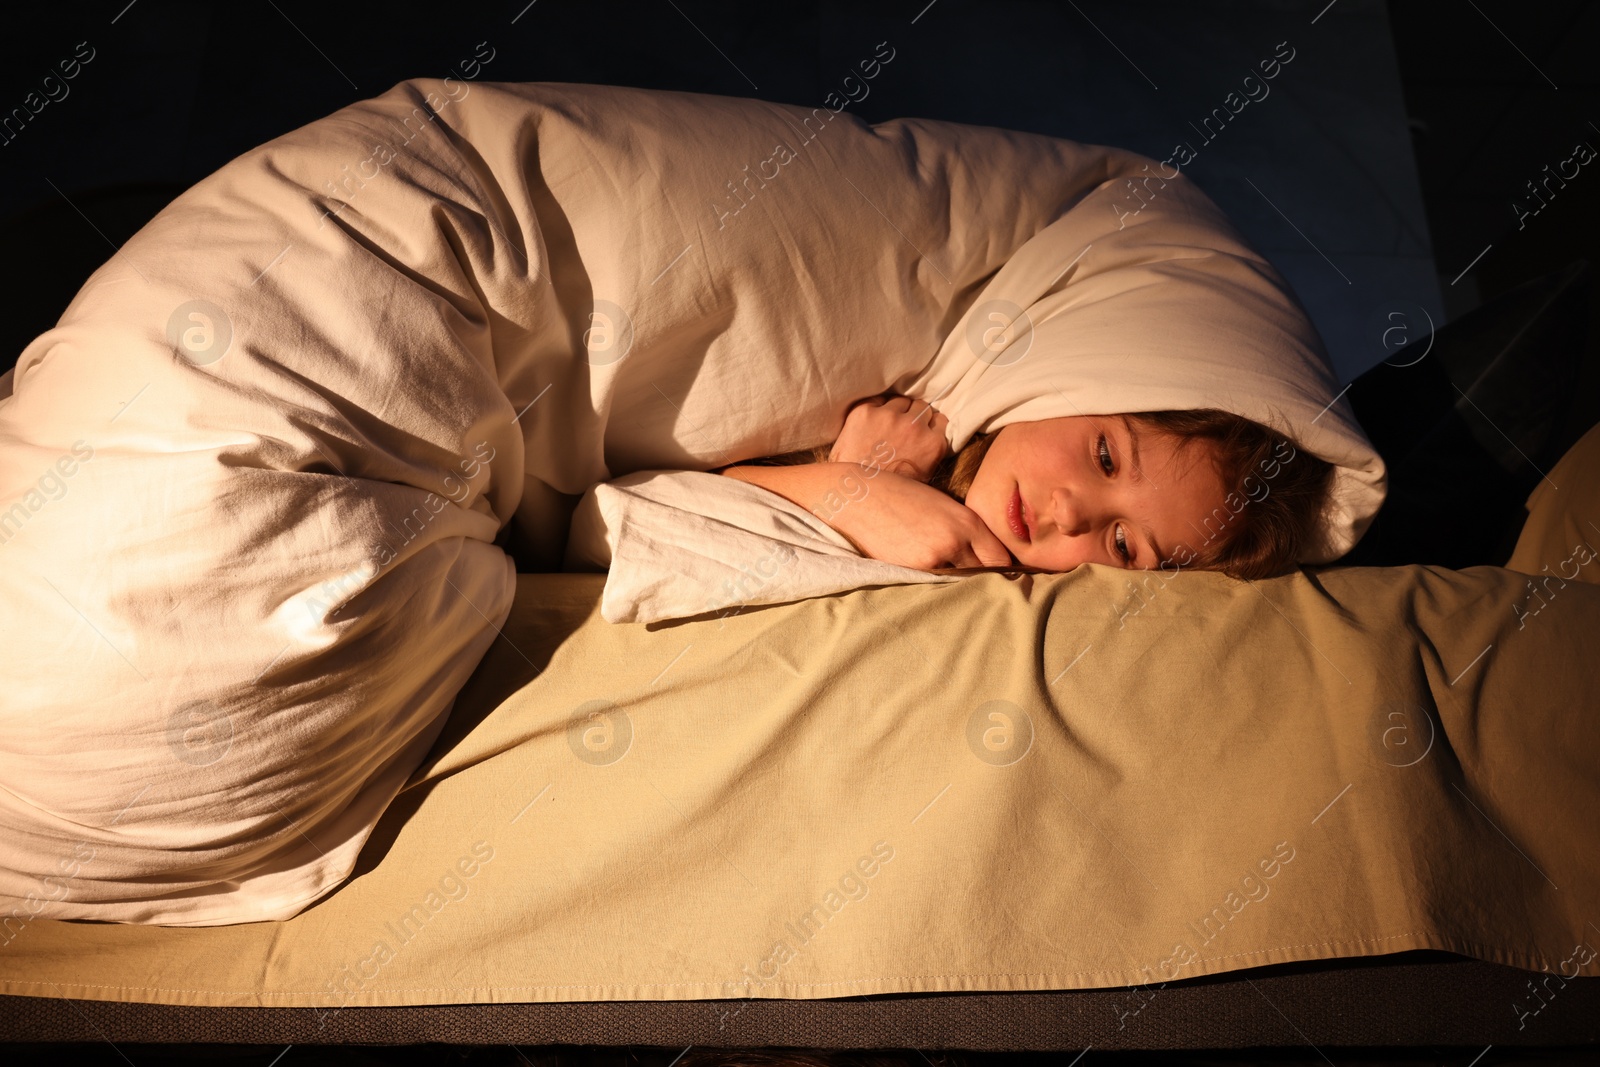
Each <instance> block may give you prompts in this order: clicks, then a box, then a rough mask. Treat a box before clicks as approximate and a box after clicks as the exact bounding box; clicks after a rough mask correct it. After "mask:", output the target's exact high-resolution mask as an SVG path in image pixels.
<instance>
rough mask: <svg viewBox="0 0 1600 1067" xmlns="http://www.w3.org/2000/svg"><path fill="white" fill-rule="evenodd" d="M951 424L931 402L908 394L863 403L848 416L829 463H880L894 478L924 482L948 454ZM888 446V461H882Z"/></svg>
mask: <svg viewBox="0 0 1600 1067" xmlns="http://www.w3.org/2000/svg"><path fill="white" fill-rule="evenodd" d="M949 425H950V420H949V419H948V418H946V417H945V416H944V415H942V414H940V413H939V412H937V411H935V410H934V409H933V406H932V405H931V404H926V403H924V402H922V401H920V400H918V401H913V400H912V399H911V398H910V397H908V396H893V397H889V398H888V399H885V398H883V397H881V396H874V397H868V398H867V399H866V400H860V401H857V402H856V403H855V405H854V406H852V407H851V408H850V411H849V412H848V413H847V414H846V415H845V419H844V429H842V430H840V431H839V438H838V440H836V441H834V443H833V451H832V452H830V453H829V455H828V462H830V463H860V464H863V465H876V466H880V467H882V469H884V470H887V471H890V472H892V473H894V474H899V475H902V476H904V477H906V478H911V479H914V480H916V481H919V482H926V481H927V480H928V479H929V478H930V477H931V476H932V475H933V469H934V468H935V467H937V466H938V465H939V461H940V460H942V459H944V458H945V457H946V456H948V455H949V454H950V442H949V441H948V440H946V439H945V433H944V431H945V427H947V426H949ZM884 442H887V443H888V449H887V451H888V458H884V452H885V449H883V448H881V447H880V445H882V444H883V443H884Z"/></svg>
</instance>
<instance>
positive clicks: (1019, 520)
mask: <svg viewBox="0 0 1600 1067" xmlns="http://www.w3.org/2000/svg"><path fill="white" fill-rule="evenodd" d="M1006 522H1007V523H1008V524H1009V525H1010V526H1011V532H1012V533H1014V534H1016V535H1017V536H1018V537H1020V538H1022V540H1023V541H1028V542H1031V541H1032V540H1033V537H1032V535H1031V534H1029V532H1028V520H1027V518H1026V517H1025V513H1024V511H1023V507H1022V487H1021V486H1020V485H1019V486H1017V487H1016V488H1015V489H1013V490H1012V491H1011V501H1010V503H1008V504H1007V505H1006Z"/></svg>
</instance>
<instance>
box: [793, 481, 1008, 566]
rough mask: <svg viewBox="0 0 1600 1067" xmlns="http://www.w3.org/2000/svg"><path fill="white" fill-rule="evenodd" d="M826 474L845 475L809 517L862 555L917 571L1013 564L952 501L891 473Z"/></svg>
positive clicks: (972, 516)
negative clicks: (839, 534) (831, 530)
mask: <svg viewBox="0 0 1600 1067" xmlns="http://www.w3.org/2000/svg"><path fill="white" fill-rule="evenodd" d="M818 466H821V465H820V464H819V465H818ZM827 469H829V470H830V471H836V472H845V473H843V474H840V475H837V485H835V486H834V487H833V488H832V489H831V490H830V491H827V492H825V493H824V494H823V496H822V498H821V499H820V500H818V501H816V502H815V503H814V504H812V505H811V511H812V514H814V515H816V516H817V517H818V518H820V519H821V520H822V521H823V522H825V523H827V524H828V525H829V526H832V527H833V528H834V529H835V530H837V531H838V532H839V533H841V534H843V535H844V537H845V539H846V540H847V541H849V542H850V543H851V544H853V545H855V547H856V550H857V551H859V552H860V553H861V554H862V555H864V556H868V557H870V558H872V559H879V560H883V561H884V562H885V563H897V564H899V565H900V566H902V567H912V568H915V569H916V570H921V571H931V570H937V569H939V568H941V567H1004V566H1008V565H1010V564H1011V563H1013V562H1014V561H1013V560H1012V558H1011V553H1010V551H1008V550H1007V548H1006V546H1005V545H1004V544H1003V543H1002V542H1001V540H1000V539H999V538H998V537H996V536H995V535H994V532H993V531H991V530H990V529H989V527H987V526H985V525H984V522H983V520H982V519H980V518H978V513H977V512H975V511H973V510H972V509H971V508H968V507H967V506H966V505H965V504H962V503H961V502H960V501H959V500H956V499H955V498H954V497H952V496H948V495H946V494H945V493H941V492H940V491H939V490H937V489H934V488H931V487H930V486H927V485H924V484H923V483H921V482H919V481H916V480H915V479H913V478H908V477H905V476H904V475H900V474H895V473H893V472H892V471H887V470H882V469H880V470H878V471H877V472H876V473H875V474H874V473H871V472H870V471H868V470H864V469H861V468H856V467H852V466H851V465H849V464H837V465H833V464H830V465H828V468H827Z"/></svg>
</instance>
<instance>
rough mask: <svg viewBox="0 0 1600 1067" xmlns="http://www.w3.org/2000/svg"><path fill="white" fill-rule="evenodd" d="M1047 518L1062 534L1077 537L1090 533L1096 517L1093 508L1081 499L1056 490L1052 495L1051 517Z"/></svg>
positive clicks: (1062, 490)
mask: <svg viewBox="0 0 1600 1067" xmlns="http://www.w3.org/2000/svg"><path fill="white" fill-rule="evenodd" d="M1047 518H1048V520H1049V521H1051V522H1053V523H1055V525H1056V526H1057V527H1058V528H1059V529H1060V530H1061V532H1062V533H1064V534H1067V535H1069V536H1073V537H1076V536H1079V535H1081V534H1086V533H1088V532H1089V530H1090V529H1091V527H1092V525H1093V519H1094V515H1093V508H1092V507H1091V506H1089V505H1087V503H1086V502H1085V501H1084V500H1083V499H1082V498H1081V497H1078V496H1076V495H1074V494H1072V493H1069V492H1067V491H1066V490H1065V489H1056V490H1054V491H1053V492H1051V494H1050V515H1049V516H1047Z"/></svg>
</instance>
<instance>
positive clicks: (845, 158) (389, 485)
mask: <svg viewBox="0 0 1600 1067" xmlns="http://www.w3.org/2000/svg"><path fill="white" fill-rule="evenodd" d="M776 158H782V160H783V163H782V166H781V167H777V164H775V163H772V162H771V161H772V160H774V159H776ZM1158 166H1159V165H1158V164H1155V163H1154V162H1153V161H1151V160H1149V159H1146V158H1144V157H1142V156H1138V155H1136V154H1134V153H1130V152H1126V151H1123V150H1120V149H1115V148H1106V147H1100V146H1095V145H1085V144H1078V143H1075V142H1072V141H1067V140H1060V139H1052V138H1047V137H1042V136H1037V135H1031V134H1024V133H1015V132H1011V131H1005V130H995V129H988V128H983V127H972V126H962V125H959V124H954V123H942V122H933V121H926V120H919V119H904V120H895V121H891V122H885V123H881V124H879V125H877V126H868V125H866V124H864V123H862V122H860V121H859V120H857V119H855V118H854V117H852V116H850V115H849V114H847V113H843V112H842V111H841V112H834V111H831V110H830V109H829V108H827V107H822V108H816V109H810V108H801V107H795V106H791V105H779V104H772V103H768V102H765V101H759V100H744V99H728V98H721V97H711V96H701V95H695V94H684V93H663V92H649V91H644V90H635V89H621V88H611V87H604V86H580V85H555V84H475V83H470V82H461V81H454V80H445V81H443V82H441V81H437V80H427V79H423V80H415V81H407V82H402V83H400V84H399V85H397V86H395V87H394V88H393V89H391V90H390V91H389V92H387V93H385V94H383V95H382V96H380V97H377V98H375V99H372V100H366V101H361V102H358V103H355V104H351V105H350V106H348V107H346V108H344V109H342V110H340V111H338V112H336V113H335V114H333V115H330V116H328V117H326V118H324V119H320V120H318V121H316V122H313V123H310V124H309V125H306V126H304V127H302V128H300V129H298V130H294V131H292V132H289V133H287V134H285V135H284V136H282V137H280V138H277V139H275V140H273V141H271V142H269V143H268V144H265V145H263V146H261V147H259V148H256V149H254V150H252V151H250V152H247V153H245V154H244V155H242V156H240V157H239V158H238V159H236V160H234V161H232V162H231V163H229V164H228V165H226V166H225V167H223V168H222V169H221V170H219V171H218V172H216V173H215V174H213V175H211V176H210V177H208V178H206V179H205V180H203V181H201V182H200V183H198V184H197V185H196V186H194V187H193V188H192V189H190V190H188V191H187V192H185V193H184V194H183V195H182V196H180V197H178V198H177V199H176V200H175V201H174V202H173V203H172V204H170V205H168V206H167V207H166V208H165V209H164V210H163V211H162V212H161V213H160V214H159V215H158V216H157V217H156V218H155V219H153V220H152V221H151V222H150V223H149V224H148V225H146V226H145V227H144V228H143V229H142V230H140V232H139V233H137V234H136V235H134V237H133V238H131V239H130V240H129V241H128V242H127V243H126V244H125V245H124V246H123V247H122V248H121V249H120V250H119V251H118V252H117V253H116V255H115V256H113V257H112V258H111V259H110V260H108V261H107V263H106V264H105V265H104V266H102V267H101V268H100V269H99V270H97V271H96V272H95V273H94V275H93V276H92V277H91V278H89V280H88V281H87V283H86V284H85V285H84V287H83V289H82V290H81V291H80V292H79V293H78V294H77V296H76V297H75V298H74V300H73V301H72V303H71V305H70V306H69V307H68V308H67V309H66V311H65V313H64V314H63V315H62V317H61V320H60V322H59V323H58V324H57V326H56V327H54V328H53V329H51V330H50V331H48V332H46V333H45V334H43V335H41V336H40V337H39V338H37V339H36V340H35V341H34V342H33V343H32V344H30V345H29V346H28V348H27V349H26V350H25V351H24V352H23V353H22V356H21V358H20V360H19V361H18V364H17V369H16V372H15V377H14V379H12V380H11V381H9V383H0V396H3V398H0V641H3V643H4V645H5V647H6V658H5V660H4V665H3V677H0V682H3V685H0V694H3V695H0V924H4V923H6V922H12V923H19V922H20V923H24V924H25V923H26V922H27V921H28V920H29V919H31V918H33V917H37V916H49V917H56V918H90V919H104V920H120V921H139V922H163V923H188V924H208V923H225V922H240V921H249V920H259V919H274V918H282V917H285V916H288V915H292V914H294V913H295V912H297V911H299V910H300V909H302V908H304V907H306V906H307V905H308V904H309V903H311V902H312V901H314V900H316V899H318V898H319V897H321V896H323V895H325V894H326V893H328V892H329V891H331V890H332V889H333V888H334V887H335V886H336V885H338V883H339V882H340V881H341V880H343V879H344V878H346V877H347V876H348V875H349V874H350V872H351V870H352V868H353V866H354V863H355V860H356V856H357V854H358V853H359V852H360V850H361V848H362V846H363V844H364V843H365V841H366V838H367V836H368V835H369V833H370V832H371V829H372V826H373V825H374V823H375V822H376V821H377V818H378V815H379V814H380V813H381V812H382V811H383V809H384V808H385V807H386V806H387V805H388V804H389V802H390V800H391V799H392V798H393V797H394V795H395V793H396V792H397V790H398V789H399V788H400V786H401V784H402V783H403V782H404V781H405V779H406V777H407V775H408V774H409V773H410V772H411V770H412V769H413V768H414V767H416V766H417V764H418V762H419V761H420V759H421V758H422V755H423V754H424V753H425V752H426V751H427V749H428V747H429V746H430V745H431V744H432V741H433V739H434V738H435V737H436V736H437V735H438V731H439V730H440V728H441V725H442V723H443V721H444V718H445V716H446V715H447V714H448V713H449V710H450V707H451V702H452V700H453V698H454V695H455V694H456V692H457V691H458V690H459V689H460V687H461V686H462V684H463V683H464V682H465V681H466V679H467V678H468V676H469V675H470V674H471V672H472V670H473V668H474V667H475V665H476V664H477V662H478V661H479V659H480V658H481V657H482V655H483V653H484V651H485V649H486V648H488V646H489V645H490V643H491V642H493V641H494V640H496V637H497V627H498V626H499V625H500V623H501V622H502V621H503V620H504V618H505V617H506V614H507V612H508V611H509V609H510V605H511V600H512V593H513V589H514V585H515V567H514V565H513V562H512V559H511V557H509V556H508V555H507V553H506V551H505V550H504V547H505V546H507V545H510V546H513V547H514V548H515V549H516V550H517V551H518V553H519V560H520V561H521V562H522V563H523V565H524V566H527V567H531V568H537V569H551V570H554V569H559V567H560V566H561V563H562V560H563V558H564V553H565V541H566V533H567V530H568V527H569V522H570V520H571V518H572V509H573V506H574V505H575V504H576V503H577V502H578V500H579V499H580V498H581V497H582V495H583V494H584V493H585V492H587V491H588V490H589V489H590V488H591V487H594V486H596V485H597V484H599V483H602V482H607V481H611V480H614V479H618V478H622V477H624V476H627V475H629V474H632V473H635V472H639V471H650V470H676V471H688V472H691V473H694V472H703V471H707V470H709V469H711V468H715V467H721V466H724V465H726V464H729V463H735V462H739V461H742V460H746V459H751V458H755V457H758V456H765V455H773V454H777V453H780V452H786V451H789V450H792V449H796V448H802V447H808V446H811V445H816V444H820V443H822V442H824V441H829V440H832V439H833V438H834V436H836V435H837V433H838V431H839V429H840V427H841V426H842V424H843V420H844V414H845V411H846V409H847V408H848V406H849V405H850V403H851V402H852V401H854V400H857V399H859V398H862V397H866V396H871V395H874V394H877V393H881V392H884V391H894V392H898V393H901V394H905V395H909V396H912V397H916V398H923V399H932V398H934V397H938V398H940V401H939V407H940V409H941V410H942V411H944V412H945V413H946V414H947V415H948V416H949V417H950V423H949V429H948V434H949V437H950V444H951V446H952V447H953V448H960V447H961V446H962V445H964V444H965V443H966V441H967V440H968V439H969V438H970V437H971V436H972V435H973V434H974V433H977V432H980V431H990V430H995V429H998V428H1000V427H1001V426H1004V425H1006V424H1008V423H1011V422H1015V421H1022V420H1031V419H1043V418H1050V417H1054V416H1060V415H1071V414H1078V413H1082V414H1103V413H1111V412H1118V411H1139V410H1151V409H1161V408H1172V407H1202V406H1212V407H1220V408H1224V409H1228V410H1232V411H1235V412H1238V413H1239V414H1242V415H1246V416H1248V417H1252V418H1256V419H1257V420H1259V421H1263V422H1270V423H1275V424H1277V425H1280V426H1282V427H1283V428H1286V429H1287V430H1288V431H1289V432H1290V433H1291V434H1292V435H1293V436H1294V437H1295V438H1296V439H1297V440H1298V441H1299V442H1300V444H1301V445H1302V447H1305V448H1307V449H1309V450H1311V451H1312V452H1314V453H1316V454H1318V455H1320V456H1322V457H1324V458H1326V459H1328V460H1330V461H1332V462H1334V463H1336V464H1338V466H1339V470H1338V480H1337V485H1336V494H1335V499H1334V501H1333V504H1332V506H1331V508H1330V510H1329V512H1328V514H1327V516H1326V521H1325V523H1324V525H1323V531H1322V537H1321V538H1320V540H1319V542H1318V544H1316V545H1315V546H1314V547H1313V549H1312V551H1311V553H1310V555H1309V556H1308V558H1309V559H1313V560H1316V559H1328V558H1332V557H1334V556H1336V555H1338V554H1339V553H1340V552H1342V551H1343V550H1344V549H1346V548H1348V547H1349V546H1350V545H1351V544H1352V543H1353V542H1354V540H1355V538H1356V537H1358V536H1359V535H1360V533H1361V531H1362V530H1363V529H1364V528H1365V526H1366V524H1367V523H1368V522H1369V521H1370V519H1371V517H1372V515H1373V513H1374V512H1375V510H1376V508H1377V506H1378V504H1379V502H1380V501H1381V499H1382V496H1383V485H1384V472H1383V467H1382V464H1381V461H1380V460H1379V459H1378V457H1377V456H1376V454H1375V453H1374V452H1373V451H1372V449H1371V448H1370V447H1369V445H1368V443H1367V441H1366V440H1365V438H1364V437H1363V435H1362V434H1361V432H1360V430H1359V428H1358V427H1357V426H1356V425H1355V423H1354V422H1353V420H1352V419H1351V418H1350V415H1349V411H1348V408H1347V407H1346V405H1345V404H1344V403H1343V402H1342V401H1340V400H1338V386H1337V383H1336V382H1335V381H1334V379H1333V377H1332V375H1331V372H1330V371H1329V370H1328V367H1327V364H1326V361H1325V358H1324V355H1323V352H1322V350H1321V346H1320V342H1319V340H1318V338H1317V336H1316V333H1315V331H1314V330H1313V329H1312V328H1311V325H1310V323H1309V321H1308V320H1307V318H1306V316H1305V314H1304V312H1303V311H1302V309H1301V308H1300V306H1299V305H1298V303H1297V302H1296V301H1295V299H1294V298H1293V296H1292V294H1290V292H1289V291H1288V288H1287V286H1286V285H1285V283H1284V282H1283V280H1282V278H1281V277H1280V276H1279V275H1278V273H1277V272H1276V271H1275V270H1273V268H1272V267H1271V266H1270V265H1269V264H1268V263H1267V262H1266V261H1265V260H1264V259H1262V258H1261V257H1260V256H1259V255H1258V254H1256V253H1255V252H1254V251H1252V250H1251V249H1250V248H1248V247H1247V246H1246V245H1245V244H1244V243H1243V241H1242V240H1241V239H1240V238H1239V236H1238V234H1237V233H1236V232H1235V231H1234V230H1233V228H1232V227H1231V226H1230V225H1229V224H1228V222H1227V221H1226V220H1225V219H1224V218H1223V217H1222V215H1221V214H1220V212H1219V211H1218V210H1217V209H1216V207H1215V206H1214V205H1213V204H1212V203H1211V202H1210V201H1209V200H1208V199H1207V198H1206V197H1205V196H1204V195H1203V194H1202V193H1201V192H1200V191H1199V190H1198V189H1197V188H1196V187H1195V186H1194V185H1193V184H1192V183H1191V182H1190V181H1189V180H1188V179H1186V178H1182V177H1173V178H1171V179H1170V180H1169V179H1164V178H1162V177H1160V176H1159V175H1156V176H1152V172H1153V171H1155V170H1156V169H1157V168H1158ZM774 167H777V169H774ZM1134 181H1137V182H1138V191H1140V192H1138V195H1139V196H1140V198H1141V199H1143V200H1145V201H1146V202H1145V206H1144V208H1143V210H1141V211H1140V212H1139V213H1138V214H1137V215H1134V216H1132V217H1129V213H1128V212H1127V211H1126V209H1125V208H1123V209H1122V210H1119V206H1120V205H1123V204H1124V203H1125V202H1126V198H1127V197H1128V196H1129V195H1134V194H1135V192H1136V190H1135V189H1134V187H1133V186H1132V185H1131V184H1130V183H1131V182H1134ZM6 385H8V386H9V389H7V388H5V387H4V386H6ZM6 394H9V395H6ZM646 502H647V501H645V500H644V499H643V498H640V500H639V501H637V504H638V506H641V507H642V506H644V504H645V503H646ZM784 514H785V513H784V512H783V511H782V510H781V509H780V511H779V512H778V515H779V516H780V518H775V519H774V520H773V521H785V520H784V519H782V518H781V516H782V515H784ZM788 519H791V520H794V521H795V522H796V523H800V524H801V525H806V524H805V523H804V521H803V520H801V519H800V518H799V517H798V516H795V515H793V514H792V513H789V514H788ZM788 529H791V530H793V531H796V532H798V531H799V530H800V526H799V525H797V526H792V527H788ZM811 532H813V533H816V534H817V535H818V536H819V538H821V542H822V543H824V544H825V543H826V542H827V540H828V539H827V536H826V534H824V533H823V532H822V531H820V530H815V529H812V530H811ZM774 540H777V539H776V538H775V539H774ZM658 543H659V541H658ZM638 544H639V545H640V546H642V545H643V544H644V542H643V541H640V542H638ZM678 547H679V548H681V547H683V546H681V545H680V546H678ZM834 547H835V548H836V547H837V545H835V546H834ZM630 551H631V549H630ZM815 551H816V552H818V553H819V554H821V555H828V556H830V557H831V558H832V560H833V562H830V563H829V564H828V566H829V567H831V568H833V570H832V571H830V572H829V573H830V575H831V576H830V577H829V578H828V581H829V582H837V581H842V580H845V579H846V578H847V577H848V579H849V580H850V581H852V582H854V581H855V580H856V578H857V577H858V576H859V577H860V578H862V579H863V580H868V579H870V580H872V581H877V580H881V579H883V578H884V577H885V576H886V572H884V571H883V570H882V566H881V565H877V564H873V563H872V562H871V561H861V560H856V561H850V560H846V559H844V558H843V557H842V556H839V555H838V554H837V553H836V552H830V550H828V549H827V548H824V547H818V548H816V549H815ZM849 568H865V569H857V570H850V569H849ZM741 573H742V572H741ZM707 575H708V576H707V579H706V580H707V581H708V582H709V581H712V580H713V579H715V580H716V581H717V582H720V579H716V576H715V573H714V572H707ZM918 580H928V579H926V578H919V579H918ZM695 595H697V596H700V597H701V602H702V603H707V602H709V601H710V600H711V599H713V598H715V597H716V596H718V595H719V594H718V593H717V591H716V586H715V585H712V586H710V587H708V588H701V587H698V586H697V588H696V589H695ZM651 610H653V609H651ZM674 610H675V609H674ZM8 916H9V918H8Z"/></svg>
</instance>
